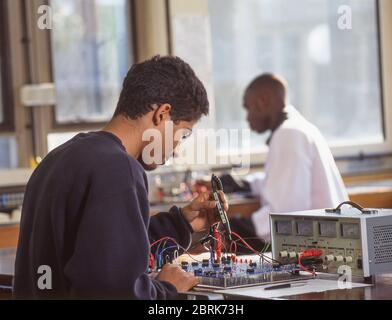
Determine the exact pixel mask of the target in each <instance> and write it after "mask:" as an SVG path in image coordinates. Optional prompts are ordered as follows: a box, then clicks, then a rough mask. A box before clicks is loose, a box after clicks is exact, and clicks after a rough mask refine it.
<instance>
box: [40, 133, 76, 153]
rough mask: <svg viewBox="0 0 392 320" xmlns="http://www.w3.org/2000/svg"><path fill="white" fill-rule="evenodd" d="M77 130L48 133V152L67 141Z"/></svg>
mask: <svg viewBox="0 0 392 320" xmlns="http://www.w3.org/2000/svg"><path fill="white" fill-rule="evenodd" d="M78 133H79V132H61V133H49V134H48V152H50V151H52V150H53V149H55V148H57V147H58V146H59V145H61V144H63V143H65V142H67V141H68V140H70V139H72V138H73V137H74V136H76V135H77V134H78Z"/></svg>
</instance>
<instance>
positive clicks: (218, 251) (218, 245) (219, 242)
mask: <svg viewBox="0 0 392 320" xmlns="http://www.w3.org/2000/svg"><path fill="white" fill-rule="evenodd" d="M214 238H215V239H216V249H215V252H216V259H217V260H218V261H220V259H221V256H222V237H221V235H220V233H219V231H218V229H217V228H215V230H214Z"/></svg>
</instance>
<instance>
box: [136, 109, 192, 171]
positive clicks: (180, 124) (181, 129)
mask: <svg viewBox="0 0 392 320" xmlns="http://www.w3.org/2000/svg"><path fill="white" fill-rule="evenodd" d="M158 119H159V121H158V122H159V123H158V124H157V122H155V126H154V129H156V130H157V133H158V132H159V136H160V138H155V139H154V141H152V144H151V146H154V148H152V150H151V156H152V157H153V159H154V161H153V162H152V163H151V161H149V163H146V161H144V159H143V157H141V158H139V162H140V163H141V164H142V165H143V167H144V169H145V170H147V171H151V170H154V169H156V168H157V167H158V166H159V165H162V164H164V163H165V162H166V161H168V160H169V159H170V158H171V157H173V156H175V151H176V149H177V148H178V147H179V146H180V144H181V142H182V141H184V140H185V139H186V138H188V137H189V136H190V135H191V133H192V129H193V126H194V125H195V124H196V122H197V120H195V121H175V122H174V121H172V120H171V118H170V116H167V117H166V116H165V115H164V116H163V117H161V115H159V117H158ZM145 148H149V147H148V146H147V147H145ZM155 159H156V160H157V161H155Z"/></svg>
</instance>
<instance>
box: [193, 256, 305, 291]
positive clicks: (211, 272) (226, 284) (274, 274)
mask: <svg viewBox="0 0 392 320" xmlns="http://www.w3.org/2000/svg"><path fill="white" fill-rule="evenodd" d="M227 261H231V260H230V259H228V260H227ZM187 271H188V272H193V274H194V275H195V276H196V277H198V278H199V281H200V284H199V285H198V287H199V288H210V289H211V288H238V287H244V286H253V285H259V284H263V283H275V282H279V281H287V280H291V281H293V280H294V281H295V280H302V279H305V278H309V277H310V276H307V275H300V274H298V273H297V271H299V268H298V266H297V264H290V265H274V264H271V263H266V262H264V263H263V262H259V263H256V262H249V263H246V262H244V261H240V262H239V261H234V262H232V261H231V262H230V265H227V264H226V263H223V262H222V263H212V264H211V263H210V264H208V265H204V264H203V266H202V267H199V266H195V267H194V268H193V267H192V268H189V269H188V270H187Z"/></svg>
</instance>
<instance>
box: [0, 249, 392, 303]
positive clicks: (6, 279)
mask: <svg viewBox="0 0 392 320" xmlns="http://www.w3.org/2000/svg"><path fill="white" fill-rule="evenodd" d="M15 255H16V249H15V248H3V249H0V299H9V298H11V290H12V289H11V288H12V279H13V274H14V263H15ZM180 258H181V257H180ZM195 293H197V294H199V295H200V294H203V292H200V291H197V292H195ZM210 295H212V296H213V298H214V299H216V298H218V299H227V300H231V299H249V297H247V298H245V297H242V296H237V295H233V294H216V293H212V292H211V293H210ZM206 296H207V297H208V296H209V295H208V294H206ZM281 299H287V300H390V299H392V274H386V275H380V276H376V277H375V278H374V280H373V285H372V286H369V287H360V288H352V289H338V290H330V291H325V292H312V293H306V294H300V295H293V296H285V297H283V298H282V297H281V298H279V300H281Z"/></svg>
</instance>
